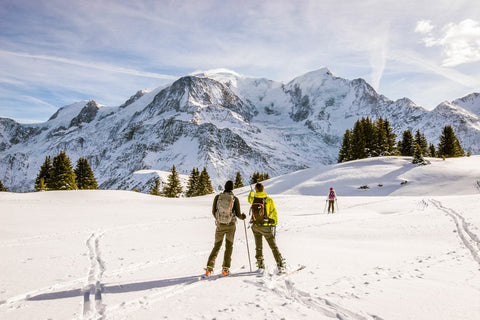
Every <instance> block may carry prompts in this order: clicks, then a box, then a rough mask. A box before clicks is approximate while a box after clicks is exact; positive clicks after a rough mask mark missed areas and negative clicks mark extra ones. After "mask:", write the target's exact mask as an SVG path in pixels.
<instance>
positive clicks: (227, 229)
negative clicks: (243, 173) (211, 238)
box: [205, 180, 246, 276]
mask: <svg viewBox="0 0 480 320" xmlns="http://www.w3.org/2000/svg"><path fill="white" fill-rule="evenodd" d="M232 190H233V181H230V180H229V181H227V182H226V183H225V190H224V191H223V193H221V194H218V195H216V196H215V199H214V200H213V205H212V215H213V216H214V217H215V220H216V224H217V229H216V230H215V244H214V246H213V249H212V252H211V253H210V256H209V257H208V262H207V268H206V272H205V275H207V276H210V275H212V274H213V268H214V267H215V259H216V258H217V255H218V251H219V250H220V248H221V247H222V243H223V238H224V237H225V254H224V256H223V266H222V274H223V275H224V276H228V275H229V274H230V264H231V261H232V251H233V239H234V237H235V230H236V226H235V223H236V222H237V219H236V218H237V217H238V218H239V219H240V220H245V218H246V215H245V214H244V213H241V211H240V201H238V198H237V197H235V196H234V195H233V192H232ZM225 201H228V202H227V203H226V206H227V207H229V210H223V209H222V208H223V207H224V206H225V204H224V202H225ZM226 211H230V212H231V213H232V215H233V217H231V218H228V217H226V215H225V213H227V214H228V213H229V212H226ZM222 213H223V214H224V216H223V217H222V216H221V215H222ZM228 220H230V221H229V222H228V223H224V222H225V221H228Z"/></svg>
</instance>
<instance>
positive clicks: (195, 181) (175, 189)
mask: <svg viewBox="0 0 480 320" xmlns="http://www.w3.org/2000/svg"><path fill="white" fill-rule="evenodd" d="M268 179H270V177H269V175H268V173H260V172H255V173H254V174H253V175H252V176H251V179H250V183H251V184H254V183H257V182H260V181H264V180H268ZM160 185H161V181H160V179H159V178H156V179H155V180H154V181H153V183H152V184H151V185H150V187H149V191H148V193H149V194H151V195H156V196H164V197H169V198H178V197H180V196H181V195H182V193H183V187H182V184H181V181H180V176H179V174H178V172H177V170H176V168H175V165H174V166H172V169H171V170H170V174H169V175H168V177H167V183H166V184H165V185H164V186H163V188H162V189H161V186H160ZM243 186H244V184H243V181H242V175H241V173H240V172H237V174H236V176H235V180H234V183H233V188H234V189H237V188H241V187H243ZM213 192H214V190H213V187H212V181H211V180H210V176H209V174H208V172H207V169H206V168H205V167H204V168H203V170H202V171H200V170H199V169H198V168H193V169H192V171H191V172H190V175H189V177H188V183H187V190H186V191H185V196H186V197H188V198H191V197H198V196H203V195H207V194H211V193H213Z"/></svg>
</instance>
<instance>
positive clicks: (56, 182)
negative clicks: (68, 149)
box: [47, 151, 77, 190]
mask: <svg viewBox="0 0 480 320" xmlns="http://www.w3.org/2000/svg"><path fill="white" fill-rule="evenodd" d="M47 187H48V189H49V190H75V189H77V184H76V183H75V173H74V172H73V167H72V164H71V162H70V159H69V158H68V156H67V155H66V154H65V151H60V153H59V154H58V155H57V156H55V157H54V158H53V162H52V168H51V169H50V179H49V180H48V181H47Z"/></svg>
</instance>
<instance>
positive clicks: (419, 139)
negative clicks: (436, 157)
mask: <svg viewBox="0 0 480 320" xmlns="http://www.w3.org/2000/svg"><path fill="white" fill-rule="evenodd" d="M413 143H414V144H415V146H416V145H417V144H418V145H419V146H420V148H422V152H423V155H424V156H427V157H428V156H430V150H429V148H428V141H427V138H425V135H424V134H423V133H420V130H417V132H415V140H414V142H413Z"/></svg>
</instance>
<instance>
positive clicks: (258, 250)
mask: <svg viewBox="0 0 480 320" xmlns="http://www.w3.org/2000/svg"><path fill="white" fill-rule="evenodd" d="M252 231H253V236H254V237H255V258H256V259H257V261H258V260H263V237H265V240H267V243H268V245H269V246H270V249H272V253H273V257H274V258H275V261H276V262H277V265H281V264H282V263H283V261H282V255H281V254H280V251H278V247H277V243H276V242H275V237H274V236H273V233H272V229H270V228H269V227H262V226H258V225H255V224H254V225H253V226H252Z"/></svg>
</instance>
